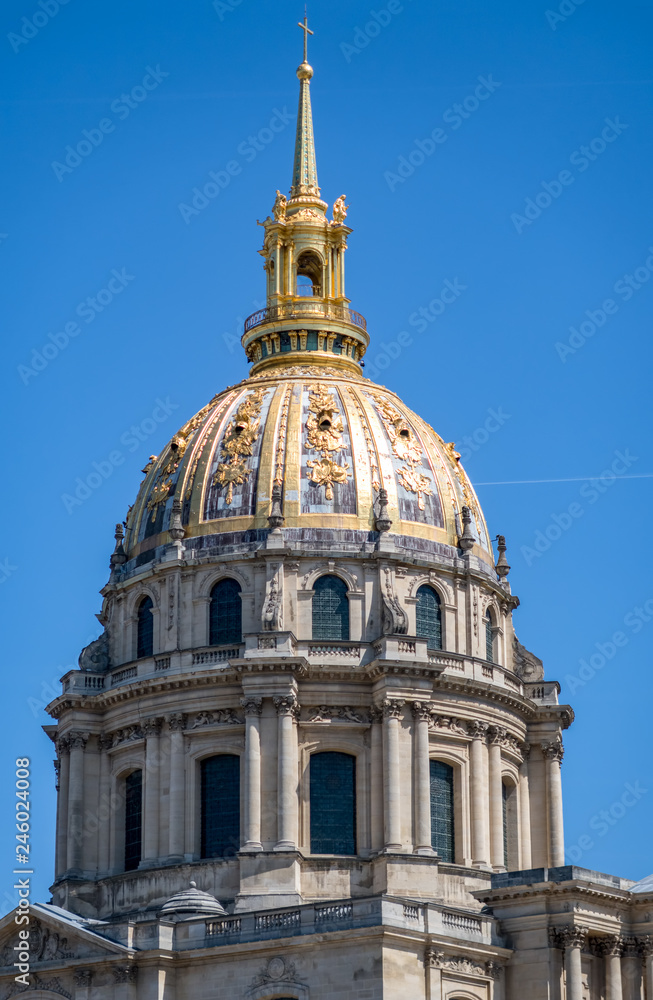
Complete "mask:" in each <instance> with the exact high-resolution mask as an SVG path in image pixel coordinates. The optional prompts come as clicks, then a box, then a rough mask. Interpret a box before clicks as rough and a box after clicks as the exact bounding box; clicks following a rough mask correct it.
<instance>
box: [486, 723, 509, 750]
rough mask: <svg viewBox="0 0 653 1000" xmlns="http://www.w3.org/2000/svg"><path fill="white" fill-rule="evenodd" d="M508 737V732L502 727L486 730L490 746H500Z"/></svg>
mask: <svg viewBox="0 0 653 1000" xmlns="http://www.w3.org/2000/svg"><path fill="white" fill-rule="evenodd" d="M507 735H508V731H507V730H506V729H504V727H503V726H490V728H489V729H488V740H489V742H490V744H494V745H495V746H497V745H498V746H501V745H502V744H503V743H504V742H505V739H506V736H507Z"/></svg>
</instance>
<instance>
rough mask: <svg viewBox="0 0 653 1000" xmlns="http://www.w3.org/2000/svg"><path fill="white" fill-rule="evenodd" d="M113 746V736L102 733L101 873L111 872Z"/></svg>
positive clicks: (99, 810)
mask: <svg viewBox="0 0 653 1000" xmlns="http://www.w3.org/2000/svg"><path fill="white" fill-rule="evenodd" d="M112 746H113V737H111V736H109V735H108V734H102V736H100V737H99V739H98V747H99V751H100V788H99V792H98V820H99V826H98V848H97V868H98V873H99V874H100V875H106V874H108V872H109V867H110V863H111V862H110V857H109V850H110V847H109V834H110V831H111V812H112V810H111V774H110V768H109V750H110V749H111V747H112Z"/></svg>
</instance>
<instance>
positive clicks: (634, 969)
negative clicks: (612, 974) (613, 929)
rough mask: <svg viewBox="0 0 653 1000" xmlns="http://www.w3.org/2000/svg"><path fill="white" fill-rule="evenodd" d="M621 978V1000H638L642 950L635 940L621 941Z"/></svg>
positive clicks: (640, 983) (640, 985)
mask: <svg viewBox="0 0 653 1000" xmlns="http://www.w3.org/2000/svg"><path fill="white" fill-rule="evenodd" d="M621 954H622V958H621V960H620V961H621V976H622V984H623V1000H640V998H641V996H642V948H641V942H640V941H638V940H637V938H634V937H629V938H626V939H625V940H624V941H623V946H622V952H621Z"/></svg>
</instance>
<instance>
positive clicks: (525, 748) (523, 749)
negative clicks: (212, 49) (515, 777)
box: [517, 743, 531, 761]
mask: <svg viewBox="0 0 653 1000" xmlns="http://www.w3.org/2000/svg"><path fill="white" fill-rule="evenodd" d="M517 749H518V750H519V752H520V754H521V756H522V760H523V761H527V760H528V758H529V757H530V755H531V745H530V743H518V744H517Z"/></svg>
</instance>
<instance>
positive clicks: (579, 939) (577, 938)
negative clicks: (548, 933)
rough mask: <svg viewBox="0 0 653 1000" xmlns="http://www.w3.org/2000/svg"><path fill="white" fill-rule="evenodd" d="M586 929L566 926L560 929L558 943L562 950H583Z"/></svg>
mask: <svg viewBox="0 0 653 1000" xmlns="http://www.w3.org/2000/svg"><path fill="white" fill-rule="evenodd" d="M587 936H588V929H587V927H575V926H574V925H573V924H568V925H567V926H566V927H561V928H560V942H561V944H562V947H563V948H584V947H585V945H586V944H587Z"/></svg>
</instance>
